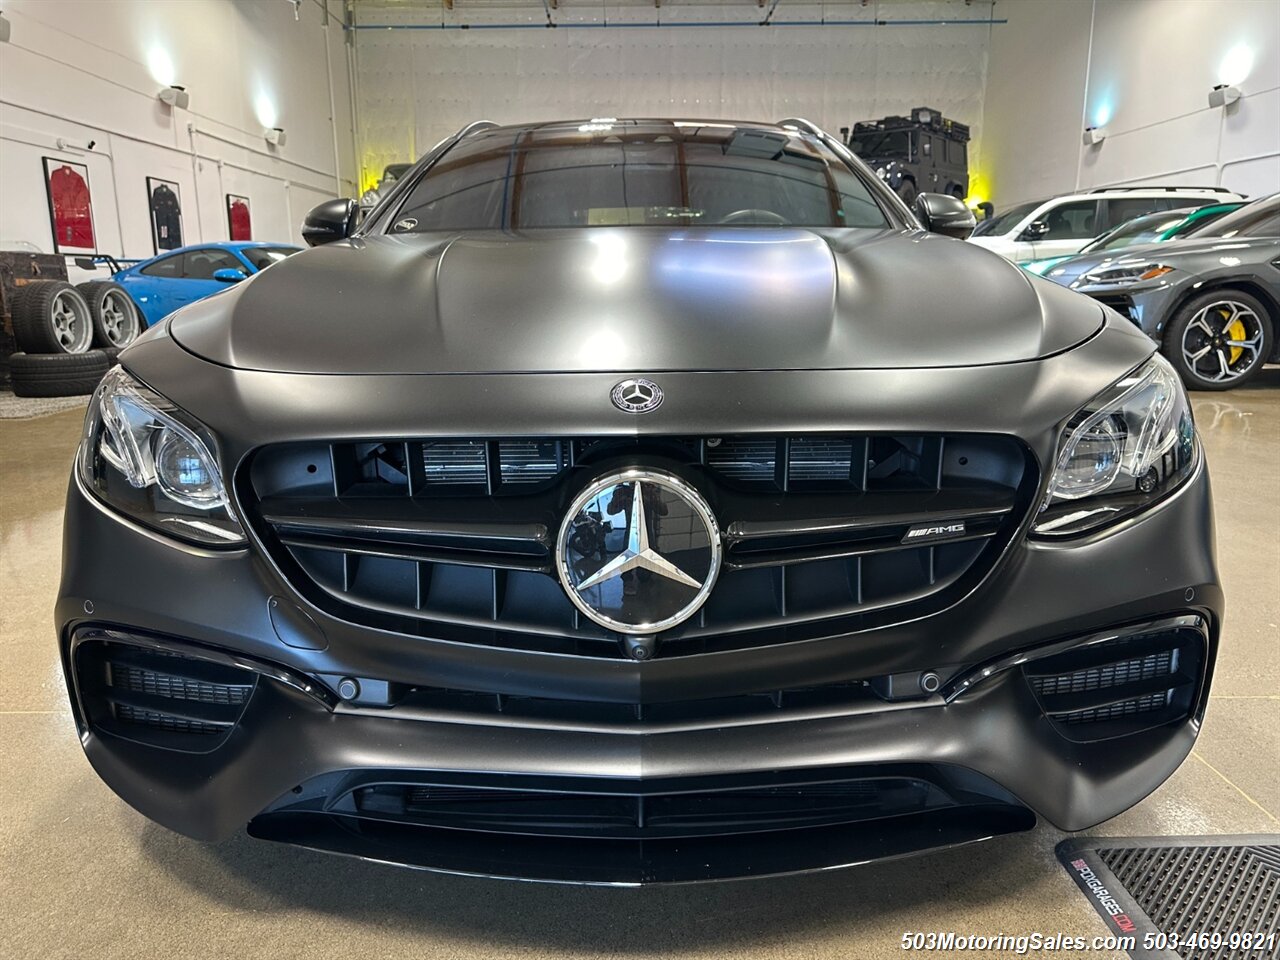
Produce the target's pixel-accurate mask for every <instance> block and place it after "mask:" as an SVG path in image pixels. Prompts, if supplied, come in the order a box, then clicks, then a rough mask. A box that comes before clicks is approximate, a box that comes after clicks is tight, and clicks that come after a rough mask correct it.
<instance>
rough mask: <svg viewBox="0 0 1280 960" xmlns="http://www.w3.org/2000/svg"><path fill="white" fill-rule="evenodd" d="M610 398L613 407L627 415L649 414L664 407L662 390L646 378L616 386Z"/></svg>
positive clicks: (632, 379) (634, 379)
mask: <svg viewBox="0 0 1280 960" xmlns="http://www.w3.org/2000/svg"><path fill="white" fill-rule="evenodd" d="M609 396H610V399H611V400H613V405H614V406H615V407H617V408H618V409H619V410H622V411H624V412H626V413H649V412H650V411H652V410H657V409H658V407H660V406H662V388H661V387H660V386H658V385H657V384H656V383H654V382H653V381H652V380H646V379H645V378H644V377H632V378H631V379H629V380H623V381H621V382H619V383H616V384H614V386H613V392H612V393H611V394H610V395H609Z"/></svg>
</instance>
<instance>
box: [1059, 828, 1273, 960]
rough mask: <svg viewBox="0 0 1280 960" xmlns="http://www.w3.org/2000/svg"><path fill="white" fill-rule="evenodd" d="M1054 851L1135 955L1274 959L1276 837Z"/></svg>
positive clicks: (1122, 840)
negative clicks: (1127, 940)
mask: <svg viewBox="0 0 1280 960" xmlns="http://www.w3.org/2000/svg"><path fill="white" fill-rule="evenodd" d="M1057 853H1058V860H1059V861H1061V863H1062V865H1063V866H1064V867H1065V868H1066V870H1067V873H1069V874H1070V875H1071V878H1072V879H1073V880H1075V882H1076V885H1077V886H1079V887H1080V890H1081V891H1082V892H1083V893H1084V895H1085V896H1086V897H1088V898H1089V901H1090V902H1091V903H1092V904H1093V905H1094V907H1095V908H1096V909H1097V911H1098V913H1100V914H1101V915H1102V919H1103V920H1104V921H1105V922H1106V924H1107V926H1108V927H1109V928H1110V929H1111V931H1112V932H1113V933H1114V934H1116V935H1117V936H1124V937H1131V938H1133V940H1132V944H1133V945H1132V946H1131V947H1128V952H1129V955H1130V956H1131V957H1134V958H1135V960H1153V958H1160V960H1235V958H1242V960H1243V958H1248V960H1261V958H1272V957H1280V835H1274V834H1267V835H1253V836H1240V837H1082V838H1079V839H1076V840H1064V841H1063V842H1062V843H1060V844H1058V847H1057Z"/></svg>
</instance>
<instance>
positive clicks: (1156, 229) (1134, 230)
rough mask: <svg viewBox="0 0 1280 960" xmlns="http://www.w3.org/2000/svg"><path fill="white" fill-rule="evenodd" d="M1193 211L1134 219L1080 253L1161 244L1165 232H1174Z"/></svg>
mask: <svg viewBox="0 0 1280 960" xmlns="http://www.w3.org/2000/svg"><path fill="white" fill-rule="evenodd" d="M1192 209H1194V208H1192V207H1188V208H1187V209H1185V210H1169V211H1166V212H1163V213H1148V214H1144V215H1143V216H1141V217H1134V218H1133V219H1132V220H1127V221H1125V222H1124V223H1122V224H1120V226H1118V227H1116V228H1115V229H1114V230H1111V231H1109V232H1107V233H1104V234H1103V235H1102V236H1100V237H1099V238H1098V239H1097V240H1094V241H1093V243H1090V244H1086V245H1085V246H1084V247H1083V248H1082V249H1081V250H1080V252H1081V253H1097V252H1098V251H1101V250H1121V249H1123V248H1124V247H1132V246H1136V245H1137V244H1140V243H1159V242H1160V240H1161V239H1162V236H1163V234H1164V233H1165V231H1167V230H1172V229H1173V228H1174V227H1176V226H1178V225H1179V224H1180V223H1182V222H1183V221H1184V220H1186V219H1187V214H1189V213H1190V212H1191V211H1192Z"/></svg>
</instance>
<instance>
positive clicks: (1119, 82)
mask: <svg viewBox="0 0 1280 960" xmlns="http://www.w3.org/2000/svg"><path fill="white" fill-rule="evenodd" d="M997 16H999V17H1002V18H1007V19H1008V23H1007V24H1005V25H1003V26H1001V27H1000V28H998V29H997V30H995V31H994V32H993V37H992V43H991V52H990V64H989V69H988V77H987V91H986V98H985V108H984V125H983V130H984V140H983V145H982V146H983V176H984V178H985V180H986V187H987V189H989V190H990V193H991V197H992V199H993V200H994V201H995V203H996V205H997V207H998V208H999V207H1007V206H1009V205H1011V204H1014V203H1017V202H1019V201H1022V200H1030V199H1035V198H1036V197H1040V196H1046V195H1049V194H1053V193H1061V192H1065V191H1070V190H1075V189H1077V188H1088V187H1095V186H1108V185H1113V184H1129V183H1153V182H1159V183H1182V184H1206V185H1212V186H1219V185H1220V186H1226V187H1229V188H1231V189H1233V190H1237V191H1240V192H1243V193H1246V194H1249V195H1253V196H1256V195H1259V194H1266V193H1272V192H1275V191H1277V190H1280V3H1277V2H1276V0H1057V2H1054V3H1047V2H1041V0H1002V2H1001V3H999V4H998V5H997ZM1233 72H1236V73H1242V74H1243V76H1242V77H1240V78H1239V79H1240V82H1239V86H1240V87H1241V89H1242V90H1243V91H1244V97H1243V98H1242V99H1241V100H1240V101H1239V102H1238V103H1237V104H1235V105H1233V106H1231V107H1229V108H1227V109H1225V110H1223V109H1221V108H1210V107H1209V106H1208V101H1207V97H1208V93H1209V90H1210V89H1211V88H1212V87H1213V86H1214V85H1215V84H1217V83H1220V82H1223V81H1224V80H1227V79H1235V77H1232V76H1231V74H1232V73H1233ZM1094 125H1100V126H1104V127H1105V129H1106V131H1107V138H1106V140H1105V141H1104V142H1103V143H1102V144H1101V145H1098V146H1093V147H1086V146H1085V145H1084V144H1083V143H1082V142H1081V134H1082V132H1083V130H1084V128H1085V127H1086V126H1094Z"/></svg>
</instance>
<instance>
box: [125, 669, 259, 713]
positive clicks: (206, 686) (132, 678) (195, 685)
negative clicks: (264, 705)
mask: <svg viewBox="0 0 1280 960" xmlns="http://www.w3.org/2000/svg"><path fill="white" fill-rule="evenodd" d="M111 686H112V687H113V688H114V689H116V690H133V691H135V692H137V693H147V694H151V695H152V696H157V697H169V698H171V699H174V700H197V701H199V702H201V703H222V704H227V705H228V706H230V705H232V704H242V703H245V702H247V701H248V699H249V691H250V690H251V688H250V687H247V686H227V685H226V684H221V683H206V682H204V681H202V680H188V679H186V678H185V677H178V676H173V675H171V674H166V673H156V672H155V671H153V670H144V669H143V668H142V667H135V666H127V665H126V666H117V665H115V664H112V665H111Z"/></svg>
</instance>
